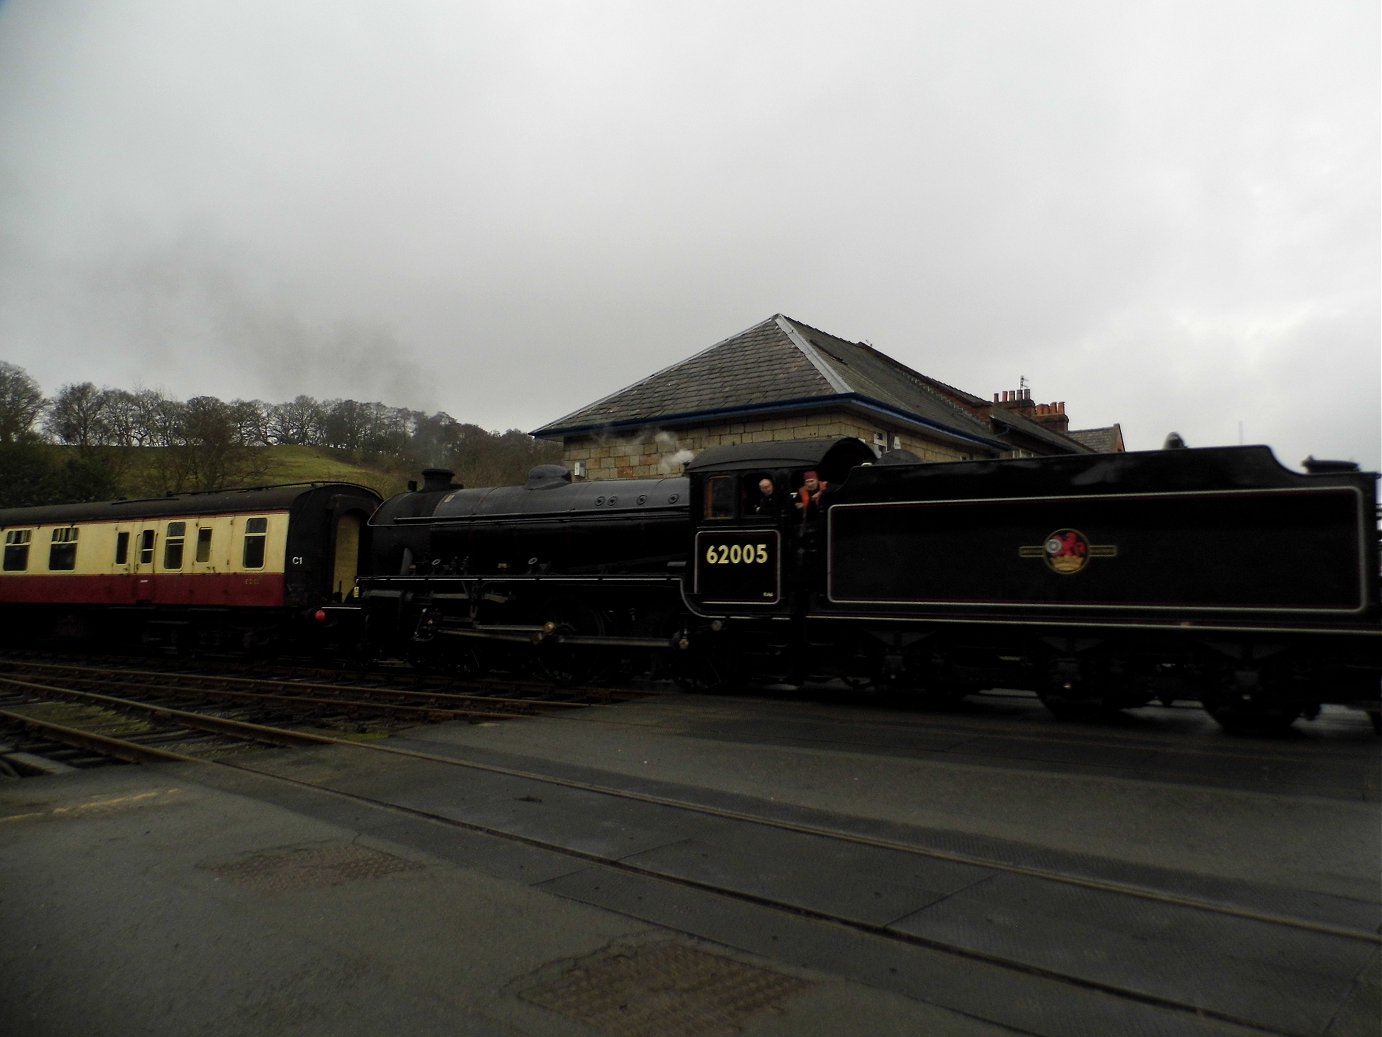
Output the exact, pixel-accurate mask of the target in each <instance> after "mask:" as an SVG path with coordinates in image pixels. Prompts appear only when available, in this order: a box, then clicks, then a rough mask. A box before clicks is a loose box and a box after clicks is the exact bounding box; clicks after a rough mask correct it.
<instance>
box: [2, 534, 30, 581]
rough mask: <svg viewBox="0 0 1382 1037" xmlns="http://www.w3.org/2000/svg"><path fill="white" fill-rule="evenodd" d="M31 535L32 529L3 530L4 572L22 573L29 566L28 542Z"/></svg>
mask: <svg viewBox="0 0 1382 1037" xmlns="http://www.w3.org/2000/svg"><path fill="white" fill-rule="evenodd" d="M33 536H34V531H33V530H32V529H7V530H5V572H7V573H22V572H23V571H24V570H25V569H27V568H29V543H30V541H32V540H33Z"/></svg>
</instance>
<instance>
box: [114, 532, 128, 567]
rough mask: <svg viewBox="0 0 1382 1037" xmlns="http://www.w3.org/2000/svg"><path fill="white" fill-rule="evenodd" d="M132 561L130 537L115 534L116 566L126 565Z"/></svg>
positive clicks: (124, 534) (123, 534)
mask: <svg viewBox="0 0 1382 1037" xmlns="http://www.w3.org/2000/svg"><path fill="white" fill-rule="evenodd" d="M129 560H130V535H129V534H128V533H116V534H115V564H116V565H124V564H125V563H126V562H128V561H129Z"/></svg>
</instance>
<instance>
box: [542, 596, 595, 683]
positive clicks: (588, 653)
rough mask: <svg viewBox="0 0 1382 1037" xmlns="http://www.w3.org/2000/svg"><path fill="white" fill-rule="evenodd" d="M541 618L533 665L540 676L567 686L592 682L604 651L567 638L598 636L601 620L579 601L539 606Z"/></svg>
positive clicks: (549, 602)
mask: <svg viewBox="0 0 1382 1037" xmlns="http://www.w3.org/2000/svg"><path fill="white" fill-rule="evenodd" d="M542 617H543V633H542V635H541V639H540V640H539V641H538V643H537V665H538V669H539V670H540V671H541V672H542V674H543V676H544V677H546V678H547V679H548V680H550V681H553V682H554V683H556V684H568V685H569V684H582V683H585V682H586V681H590V680H593V679H594V678H595V677H596V676H597V675H598V674H599V673H600V672H601V668H602V667H603V665H604V664H605V662H606V654H605V652H604V651H603V650H601V649H599V648H595V647H592V646H590V645H582V644H579V643H578V642H575V641H573V640H571V639H573V638H579V637H582V636H585V637H599V636H602V635H603V634H604V633H605V627H606V624H605V617H604V616H603V615H602V614H601V613H600V611H599V610H598V609H596V608H594V607H593V606H592V605H590V604H589V603H588V602H585V601H582V600H581V599H579V598H553V599H552V600H551V601H548V602H547V603H546V604H545V605H544V606H543V608H542Z"/></svg>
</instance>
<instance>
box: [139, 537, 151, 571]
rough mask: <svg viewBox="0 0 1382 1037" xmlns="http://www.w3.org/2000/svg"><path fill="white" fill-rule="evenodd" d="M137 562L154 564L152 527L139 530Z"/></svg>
mask: <svg viewBox="0 0 1382 1037" xmlns="http://www.w3.org/2000/svg"><path fill="white" fill-rule="evenodd" d="M139 564H140V565H153V564H154V531H153V530H152V529H141V530H140V531H139Z"/></svg>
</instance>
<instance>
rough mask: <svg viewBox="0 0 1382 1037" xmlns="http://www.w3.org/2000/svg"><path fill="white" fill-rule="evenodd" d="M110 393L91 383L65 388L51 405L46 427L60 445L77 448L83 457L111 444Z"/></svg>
mask: <svg viewBox="0 0 1382 1037" xmlns="http://www.w3.org/2000/svg"><path fill="white" fill-rule="evenodd" d="M109 409H110V393H109V391H107V390H105V389H98V388H96V386H94V385H92V384H91V383H90V382H79V383H77V384H75V385H64V386H63V387H62V388H61V389H60V390H59V391H58V394H57V396H55V397H54V398H53V399H52V400H51V401H50V402H49V404H48V412H47V414H46V415H45V416H44V419H43V426H44V428H46V429H47V430H48V434H49V435H50V436H52V437H53V438H54V439H56V440H57V441H58V442H59V443H66V444H67V445H68V446H75V447H76V448H77V450H78V452H79V453H81V454H82V455H83V456H86V455H87V454H89V453H90V452H91V450H92V448H94V447H97V446H104V445H106V444H108V443H109V442H111V429H110V423H109V421H108V420H107V412H108V410H109Z"/></svg>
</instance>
